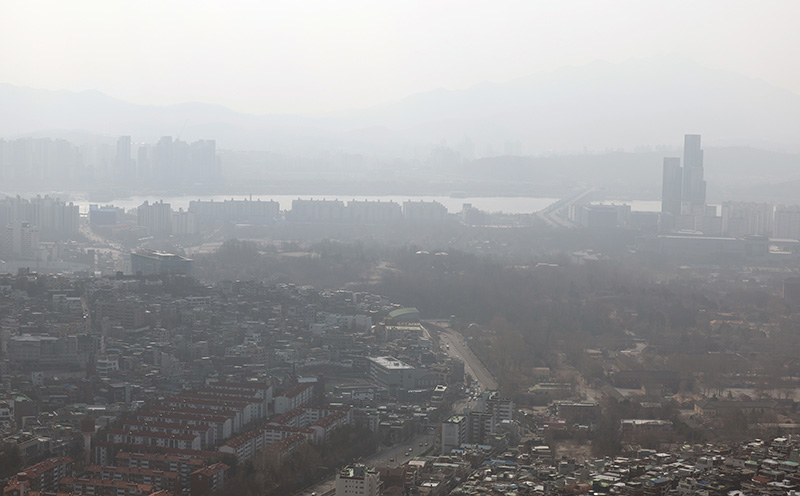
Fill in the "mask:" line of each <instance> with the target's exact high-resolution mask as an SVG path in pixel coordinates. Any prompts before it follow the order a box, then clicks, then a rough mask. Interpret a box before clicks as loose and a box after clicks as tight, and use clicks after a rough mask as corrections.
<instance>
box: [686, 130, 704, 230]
mask: <svg viewBox="0 0 800 496" xmlns="http://www.w3.org/2000/svg"><path fill="white" fill-rule="evenodd" d="M681 196H682V200H683V204H684V207H683V209H684V213H689V214H694V213H695V212H697V210H698V208H703V207H704V206H705V204H706V181H705V179H704V178H703V150H702V149H701V148H700V135H699V134H687V135H686V136H684V139H683V191H682V195H681Z"/></svg>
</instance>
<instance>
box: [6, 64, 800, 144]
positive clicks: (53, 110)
mask: <svg viewBox="0 0 800 496" xmlns="http://www.w3.org/2000/svg"><path fill="white" fill-rule="evenodd" d="M43 131H52V132H71V133H75V132H79V133H87V134H99V135H105V136H117V135H132V136H133V137H134V139H135V140H139V141H148V142H153V141H155V140H157V139H158V137H160V136H164V135H172V136H175V135H177V134H179V133H181V134H182V138H183V139H188V140H194V139H201V138H210V139H216V140H217V142H218V143H219V146H220V148H228V149H253V150H275V151H289V150H300V151H309V150H312V151H313V150H331V149H334V150H335V149H341V150H346V151H353V152H358V153H371V154H375V155H382V154H383V155H389V156H391V155H397V154H403V153H409V152H408V150H410V149H412V148H413V147H416V146H419V145H425V144H435V143H441V142H442V141H443V140H446V142H447V143H449V144H450V145H454V144H455V143H457V142H459V141H460V140H463V139H464V138H465V137H469V138H470V139H471V140H472V141H473V142H474V143H475V144H476V151H477V152H478V155H481V154H482V147H488V146H493V147H495V149H496V148H497V147H500V149H501V150H502V146H503V143H505V142H507V141H518V142H519V143H520V144H521V145H522V151H523V153H533V154H541V153H547V152H550V151H553V152H559V153H560V152H578V151H582V150H584V149H587V150H605V149H610V148H611V149H613V148H632V147H634V146H638V145H658V144H668V145H677V144H679V143H680V142H681V140H682V137H683V135H684V134H686V133H700V134H702V135H703V141H704V144H711V145H712V146H713V145H717V146H730V145H736V146H755V147H760V148H768V149H775V150H785V151H791V152H795V151H800V139H799V138H800V95H796V94H794V93H792V92H790V91H787V90H784V89H781V88H777V87H775V86H771V85H769V84H767V83H765V82H763V81H759V80H755V79H750V78H746V77H743V76H740V75H736V74H732V73H727V72H723V71H718V70H712V69H707V68H704V67H701V66H699V65H697V64H694V63H690V62H685V61H681V60H676V59H672V58H650V59H641V60H632V61H628V62H624V63H621V64H610V63H602V62H598V63H594V64H589V65H586V66H582V67H571V68H565V69H562V70H559V71H555V72H552V73H547V74H535V75H531V76H529V77H525V78H521V79H517V80H513V81H509V82H506V83H485V84H480V85H476V86H473V87H471V88H468V89H465V90H458V91H449V90H441V89H440V90H433V91H429V92H425V93H420V94H416V95H412V96H409V97H407V98H404V99H402V100H399V101H396V102H392V103H388V104H384V105H377V106H374V107H371V108H368V109H365V110H358V111H348V112H338V113H334V114H327V115H321V116H316V117H306V116H292V115H264V116H259V115H253V114H246V113H240V112H236V111H233V110H231V109H228V108H226V107H223V106H220V105H212V104H205V103H183V104H176V105H168V106H153V105H136V104H131V103H127V102H124V101H122V100H118V99H115V98H113V97H110V96H108V95H105V94H103V93H101V92H98V91H83V92H78V93H75V92H68V91H47V90H38V89H31V88H22V87H17V86H13V85H10V84H2V83H0V137H14V136H20V135H29V134H33V133H41V132H43Z"/></svg>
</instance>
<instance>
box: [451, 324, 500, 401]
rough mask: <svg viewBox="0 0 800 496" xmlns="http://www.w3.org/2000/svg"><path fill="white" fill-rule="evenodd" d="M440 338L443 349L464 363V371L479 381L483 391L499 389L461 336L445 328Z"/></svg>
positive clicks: (490, 374)
mask: <svg viewBox="0 0 800 496" xmlns="http://www.w3.org/2000/svg"><path fill="white" fill-rule="evenodd" d="M439 337H440V338H441V340H442V344H443V345H444V346H443V347H442V348H444V350H445V351H446V352H447V354H448V355H451V356H454V357H458V358H460V359H461V360H462V361H463V362H464V371H465V372H466V373H468V374H469V375H470V376H471V377H472V378H473V379H475V380H476V381H478V384H479V385H480V388H481V390H484V391H485V390H487V389H488V390H492V389H497V381H496V380H495V379H494V377H493V376H492V373H491V372H489V370H488V369H487V368H486V367H484V365H483V363H481V361H480V360H479V359H478V357H477V356H475V353H473V352H472V350H470V349H469V346H467V344H466V343H465V342H464V337H463V336H462V335H461V334H459V333H458V332H456V331H455V330H453V329H451V328H449V327H447V328H444V331H443V332H441V333H439ZM448 345H449V348H448Z"/></svg>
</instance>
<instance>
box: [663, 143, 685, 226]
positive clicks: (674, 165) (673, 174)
mask: <svg viewBox="0 0 800 496" xmlns="http://www.w3.org/2000/svg"><path fill="white" fill-rule="evenodd" d="M682 188H683V170H682V169H681V159H680V158H678V157H664V173H663V176H662V180H661V214H662V215H664V216H666V215H671V216H672V217H673V218H675V217H677V216H678V215H680V214H681V191H682Z"/></svg>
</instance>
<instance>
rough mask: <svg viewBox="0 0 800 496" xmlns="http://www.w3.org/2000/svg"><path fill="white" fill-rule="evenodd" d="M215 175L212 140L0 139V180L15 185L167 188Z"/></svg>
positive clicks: (215, 178)
mask: <svg viewBox="0 0 800 496" xmlns="http://www.w3.org/2000/svg"><path fill="white" fill-rule="evenodd" d="M134 155H135V156H136V158H135V159H134ZM220 177H221V164H220V159H219V157H218V156H217V150H216V142H215V141H214V140H199V141H195V142H194V143H186V142H184V141H181V140H178V139H173V138H172V137H170V136H165V137H163V138H161V139H160V140H159V142H158V143H157V144H155V145H146V144H141V143H140V144H137V143H134V142H133V140H132V138H131V137H130V136H120V137H119V138H118V139H117V143H116V146H113V145H112V144H108V143H91V144H82V145H80V146H76V145H74V144H72V143H70V142H68V141H66V140H63V139H50V138H20V139H16V140H9V141H6V140H2V139H0V184H3V185H13V186H14V187H17V188H20V187H24V188H30V187H36V188H43V187H59V188H63V187H86V186H113V185H122V186H130V185H134V184H138V185H143V186H157V187H159V188H164V187H168V188H169V187H178V186H186V185H195V184H210V183H218V181H219V179H220Z"/></svg>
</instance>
